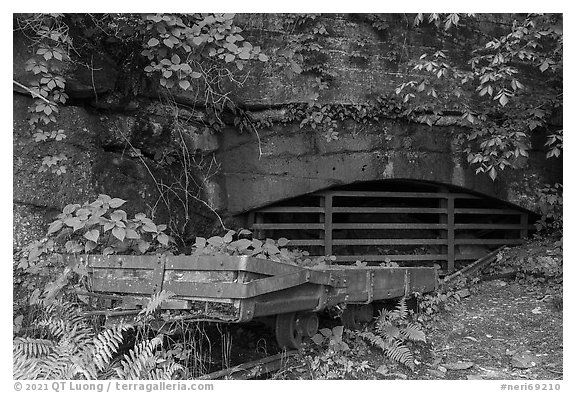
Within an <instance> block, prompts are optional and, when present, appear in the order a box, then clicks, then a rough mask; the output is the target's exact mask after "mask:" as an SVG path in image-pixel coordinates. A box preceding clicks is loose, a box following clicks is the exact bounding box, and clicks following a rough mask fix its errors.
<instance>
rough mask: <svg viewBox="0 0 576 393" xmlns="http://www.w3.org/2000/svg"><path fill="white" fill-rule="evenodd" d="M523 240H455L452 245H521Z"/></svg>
mask: <svg viewBox="0 0 576 393" xmlns="http://www.w3.org/2000/svg"><path fill="white" fill-rule="evenodd" d="M522 243H524V240H523V239H455V240H454V244H485V245H490V244H510V245H512V244H522Z"/></svg>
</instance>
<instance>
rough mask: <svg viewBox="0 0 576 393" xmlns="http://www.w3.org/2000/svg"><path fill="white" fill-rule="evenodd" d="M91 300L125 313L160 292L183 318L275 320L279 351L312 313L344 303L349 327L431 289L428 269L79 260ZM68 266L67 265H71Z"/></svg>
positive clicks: (308, 330) (292, 342)
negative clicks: (378, 308)
mask: <svg viewBox="0 0 576 393" xmlns="http://www.w3.org/2000/svg"><path fill="white" fill-rule="evenodd" d="M68 258H72V259H76V262H80V263H82V264H86V266H87V267H88V272H89V277H90V280H89V284H88V289H89V291H90V292H89V293H88V294H90V295H100V296H104V297H108V298H110V299H117V300H120V303H121V306H120V309H116V310H115V311H109V312H108V315H113V314H114V312H116V313H117V314H122V313H130V312H131V311H135V310H139V309H141V308H142V307H143V306H145V305H146V304H147V302H148V301H149V299H150V296H152V295H154V294H157V293H159V292H160V291H162V290H165V291H169V292H172V293H173V294H174V296H172V297H171V298H170V299H168V300H166V301H165V302H163V303H162V308H163V309H177V310H183V311H186V312H187V313H189V319H190V320H194V319H209V320H214V321H222V322H235V323H239V322H248V321H251V320H252V319H254V318H259V317H268V316H275V317H276V337H277V339H278V342H279V344H280V345H281V346H283V347H288V348H294V347H298V345H299V342H300V340H301V338H302V337H303V336H311V335H313V334H314V333H315V331H316V330H317V328H318V317H317V314H316V313H317V312H319V311H322V310H324V309H325V308H327V307H330V306H334V305H337V304H342V303H345V304H348V307H347V311H346V312H345V315H344V316H343V320H344V322H345V323H347V324H348V325H354V324H355V323H356V322H359V321H366V322H367V321H369V320H370V319H371V318H372V306H371V304H372V303H373V302H378V301H382V300H386V299H392V298H397V297H400V296H404V295H410V294H413V293H415V292H419V293H425V292H430V291H433V290H435V289H436V288H437V282H438V280H437V270H436V269H435V268H432V267H381V266H341V265H328V266H322V267H315V268H307V267H301V266H296V265H291V264H287V263H282V262H274V261H270V260H264V259H259V258H254V257H248V256H226V255H177V256H174V255H156V256H128V255H109V256H103V255H84V256H69V257H68ZM71 262H74V261H71Z"/></svg>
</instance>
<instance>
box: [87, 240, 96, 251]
mask: <svg viewBox="0 0 576 393" xmlns="http://www.w3.org/2000/svg"><path fill="white" fill-rule="evenodd" d="M97 246H98V244H97V243H95V242H93V241H91V240H88V241H87V242H86V244H84V252H90V251H92V250H93V249H95V248H96V247H97Z"/></svg>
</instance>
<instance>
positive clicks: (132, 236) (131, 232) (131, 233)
mask: <svg viewBox="0 0 576 393" xmlns="http://www.w3.org/2000/svg"><path fill="white" fill-rule="evenodd" d="M126 238H127V239H140V235H139V234H138V232H136V231H135V230H134V229H130V228H127V229H126Z"/></svg>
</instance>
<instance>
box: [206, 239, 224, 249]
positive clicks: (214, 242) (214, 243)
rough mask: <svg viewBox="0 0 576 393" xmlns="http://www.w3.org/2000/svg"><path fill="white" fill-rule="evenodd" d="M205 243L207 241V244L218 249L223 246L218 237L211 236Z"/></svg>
mask: <svg viewBox="0 0 576 393" xmlns="http://www.w3.org/2000/svg"><path fill="white" fill-rule="evenodd" d="M207 241H208V244H210V245H212V246H215V247H219V246H222V245H223V244H224V240H223V239H222V238H221V237H220V236H212V237H211V238H209V239H208V240H207Z"/></svg>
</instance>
